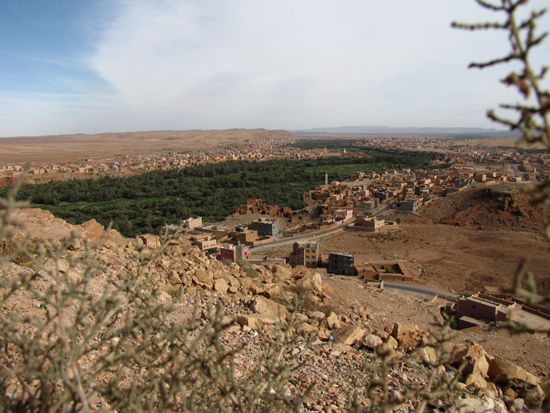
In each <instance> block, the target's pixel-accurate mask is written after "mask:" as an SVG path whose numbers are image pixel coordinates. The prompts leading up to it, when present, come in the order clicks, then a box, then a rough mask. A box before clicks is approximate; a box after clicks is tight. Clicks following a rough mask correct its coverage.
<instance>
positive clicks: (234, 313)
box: [0, 210, 544, 412]
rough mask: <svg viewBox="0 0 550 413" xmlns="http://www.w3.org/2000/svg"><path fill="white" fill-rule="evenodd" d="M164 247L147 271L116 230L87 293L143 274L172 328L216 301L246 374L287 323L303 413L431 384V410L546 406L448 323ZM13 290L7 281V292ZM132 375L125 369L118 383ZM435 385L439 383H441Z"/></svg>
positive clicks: (43, 226)
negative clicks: (442, 325)
mask: <svg viewBox="0 0 550 413" xmlns="http://www.w3.org/2000/svg"><path fill="white" fill-rule="evenodd" d="M16 217H17V218H19V219H20V220H21V221H23V222H24V223H25V228H23V231H25V232H28V233H30V234H31V237H33V238H34V242H40V241H39V239H58V240H59V239H62V238H67V237H68V236H69V234H70V233H71V232H76V233H78V234H80V235H82V236H83V237H87V239H89V240H90V242H92V243H93V242H97V241H98V240H100V238H101V237H102V236H103V235H104V234H103V229H102V228H101V227H100V226H99V224H97V223H95V222H94V221H92V222H88V223H84V224H82V225H81V226H74V227H73V226H71V225H69V224H67V223H65V222H64V221H61V220H59V219H55V218H53V216H51V214H49V213H48V212H45V211H39V210H20V211H18V212H17V214H16ZM50 242H52V241H50ZM84 244H85V242H84V241H80V242H73V244H72V245H71V249H72V250H73V252H74V254H78V253H79V252H81V251H84ZM166 252H167V253H166V254H165V255H163V256H161V257H159V258H158V259H154V260H150V261H148V264H147V266H144V265H143V262H144V257H145V258H147V257H148V256H153V255H154V254H155V251H151V250H147V249H145V250H144V249H143V248H142V247H141V246H140V245H139V243H138V242H136V240H128V239H124V238H122V237H121V236H120V235H119V234H117V233H116V232H111V233H109V234H107V235H106V236H105V237H104V238H102V244H101V246H100V247H99V248H98V249H97V251H96V253H95V257H94V259H96V260H97V261H98V262H99V263H100V268H101V270H99V271H97V273H96V274H95V278H94V279H93V280H92V282H90V284H91V285H90V286H89V293H90V294H95V295H97V296H99V295H101V294H102V291H103V288H104V285H106V283H107V280H108V279H112V278H113V277H115V278H117V277H119V278H121V279H128V278H129V277H138V276H139V275H140V274H142V273H143V272H144V271H147V272H148V274H150V275H151V276H153V277H156V279H157V280H158V283H159V285H160V286H161V288H162V290H163V291H164V292H163V293H162V294H161V295H160V297H159V299H160V300H161V301H163V302H165V303H169V304H171V305H173V311H172V313H171V314H170V322H172V323H176V324H177V323H178V322H183V321H184V320H186V319H188V318H189V317H196V318H197V319H198V320H199V321H200V320H203V321H205V320H208V318H209V317H210V316H211V311H212V310H211V306H212V305H218V306H221V308H222V309H223V312H224V315H225V317H226V321H227V323H226V325H227V328H226V330H225V332H224V333H223V335H222V341H223V345H224V346H227V347H228V348H237V347H239V346H243V351H242V352H240V353H239V354H238V355H236V356H235V360H234V365H235V368H236V370H237V373H238V374H239V375H240V374H246V372H247V371H248V369H249V367H250V365H253V364H255V363H258V362H259V360H260V359H261V358H262V357H263V356H264V355H263V354H262V352H261V348H262V345H261V343H262V340H266V339H269V338H270V337H271V338H272V337H275V336H276V335H277V334H278V326H279V325H280V324H284V323H286V322H292V323H293V325H294V328H293V331H295V333H296V334H297V338H296V341H295V342H294V344H293V345H292V346H291V348H287V349H285V353H284V354H285V361H286V363H288V364H289V365H291V366H293V367H295V370H294V371H293V372H292V373H291V374H290V376H289V380H288V382H287V383H285V389H286V390H285V395H286V396H287V397H288V398H289V399H294V398H298V397H300V396H301V395H303V394H304V392H306V389H308V388H312V389H313V390H312V391H311V392H310V393H309V394H308V396H307V397H306V398H305V400H304V402H303V405H302V411H304V412H308V411H326V412H340V411H349V410H353V409H357V410H359V411H360V410H361V409H364V408H369V407H370V408H374V409H376V406H377V405H376V403H375V402H374V401H375V399H376V400H377V401H384V400H385V401H387V402H391V403H393V409H394V411H403V412H406V411H411V409H414V408H416V407H417V406H419V404H420V403H421V400H422V397H424V398H426V395H425V394H423V392H425V391H426V390H430V389H443V388H445V389H453V390H452V391H453V392H454V394H455V395H456V396H457V397H456V399H455V401H457V403H455V405H454V406H452V405H450V404H449V403H450V400H451V399H452V398H451V399H449V398H447V397H446V396H445V395H444V394H443V393H441V394H439V395H438V394H436V393H433V395H432V396H433V397H429V398H428V403H427V405H426V409H428V410H429V411H461V412H466V411H468V412H470V411H479V412H481V411H498V412H507V411H513V412H515V411H525V409H528V408H536V407H538V406H540V405H541V403H542V401H543V398H544V392H543V388H544V384H543V383H541V379H540V378H539V377H537V376H535V375H533V374H531V373H529V372H528V371H526V370H524V369H523V368H521V367H520V366H518V365H516V364H514V363H511V362H509V361H507V360H503V359H499V358H497V357H493V356H492V355H490V354H488V353H487V352H486V351H485V350H484V349H483V347H482V346H481V345H479V344H476V343H470V344H468V345H459V344H456V343H454V342H453V341H451V340H448V339H447V338H446V337H444V335H443V336H442V332H443V330H441V331H439V332H438V331H435V333H434V334H431V333H429V332H428V331H424V330H421V329H419V328H418V327H416V326H414V325H412V324H411V323H409V322H407V321H405V320H399V319H396V320H393V322H392V323H387V324H388V327H386V328H385V329H382V328H380V324H379V323H376V318H377V317H379V315H378V314H376V313H372V312H371V311H369V309H368V308H367V307H365V306H363V305H361V304H360V303H359V301H358V300H356V299H354V298H353V297H352V296H351V295H347V296H345V297H342V295H341V294H340V293H335V292H334V291H333V289H332V288H331V287H330V285H329V283H328V282H327V280H326V279H323V277H322V276H321V275H320V274H318V273H315V272H312V271H310V270H309V269H307V268H304V267H297V268H294V269H292V268H290V266H288V265H284V264H283V265H263V266H239V265H237V264H235V263H230V264H225V263H222V262H220V261H218V260H216V259H214V258H212V257H208V256H206V255H205V254H204V253H203V252H201V251H199V250H198V249H197V248H195V247H182V246H179V245H177V244H173V245H169V246H168V247H167V250H166ZM56 267H57V269H58V270H59V271H60V272H62V273H65V274H67V275H68V276H69V278H71V277H72V278H74V279H79V277H82V274H81V273H79V271H80V269H79V267H78V266H76V267H74V266H72V265H71V263H70V257H69V259H65V258H63V259H61V260H60V261H59V262H58V263H57V264H56ZM22 271H23V272H24V271H27V269H26V264H25V263H24V262H20V263H19V264H16V263H14V262H11V263H5V264H3V276H2V279H3V280H4V281H6V280H9V279H13V277H14V276H15V274H17V273H18V272H22ZM48 282H49V280H48V273H47V272H43V273H41V274H40V277H39V278H38V279H37V281H36V283H37V285H39V284H41V283H43V284H47V283H48ZM6 291H7V289H6V285H5V284H3V285H2V288H1V289H0V295H1V296H2V297H3V298H6V296H5V294H6ZM296 296H297V297H299V298H300V299H301V300H302V301H303V305H302V307H301V309H300V310H299V311H298V312H297V313H290V312H289V310H288V309H289V306H290V307H291V305H289V304H288V303H290V302H292V300H293V299H294V298H295V297H296ZM337 296H338V299H337ZM41 305H42V304H41V303H40V302H38V301H37V300H36V299H35V298H34V297H33V295H32V294H30V293H25V291H20V294H17V295H12V296H10V297H7V299H6V300H5V302H4V305H3V307H2V312H3V314H4V315H5V316H9V314H12V313H13V312H16V313H18V314H19V315H20V316H22V317H23V318H24V317H27V316H32V315H33V314H42V312H43V309H42V308H41ZM68 311H69V314H68V315H67V317H68V319H69V320H70V319H72V318H71V315H70V314H71V312H74V313H75V314H76V312H77V311H78V309H77V308H73V307H69V309H68ZM440 321H441V320H440ZM90 362H91V361H90ZM384 369H387V370H384ZM382 379H383V380H382ZM97 380H98V381H101V380H102V377H97ZM376 380H382V382H384V386H382V387H376V386H373V383H374V382H375V381H376ZM131 382H132V376H131V374H129V375H127V376H125V377H124V379H123V381H122V383H121V385H122V386H124V385H125V383H126V385H130V383H131ZM434 382H436V383H440V384H439V385H435V387H434ZM17 391H18V387H17V385H16V384H12V387H11V388H10V389H9V392H8V393H9V394H8V397H9V395H13V397H16V396H17ZM103 402H104V401H103V400H102V399H101V397H97V398H95V399H94V400H93V403H92V402H91V403H90V404H91V405H92V407H93V408H95V409H101V408H102V407H101V406H103V407H105V405H104V404H102V403H103ZM354 403H355V407H354Z"/></svg>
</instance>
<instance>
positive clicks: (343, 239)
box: [262, 224, 550, 293]
mask: <svg viewBox="0 0 550 413" xmlns="http://www.w3.org/2000/svg"><path fill="white" fill-rule="evenodd" d="M402 227H403V228H402V231H400V232H393V233H379V234H367V233H358V232H348V231H343V232H339V233H336V234H335V235H331V236H328V237H322V238H321V239H320V240H319V242H320V248H321V254H325V255H326V254H328V253H329V252H351V253H353V254H354V255H355V262H356V263H363V262H364V263H368V262H371V261H380V260H384V259H405V260H410V261H409V262H410V267H411V270H412V274H413V276H415V278H416V279H417V281H418V282H420V283H424V284H428V285H433V286H436V287H439V288H444V289H447V288H448V287H451V288H453V289H455V290H457V291H459V292H462V293H473V292H477V291H480V290H482V288H483V285H484V284H488V285H495V284H509V285H510V284H511V282H512V279H513V276H514V274H515V272H516V270H517V268H518V266H519V264H520V262H521V260H522V259H523V258H524V257H525V258H528V260H529V263H528V268H529V270H531V271H532V272H533V274H534V275H535V276H536V277H537V279H538V281H539V287H540V288H541V291H542V292H546V293H548V292H550V247H549V245H548V242H547V241H546V240H545V239H544V238H543V237H542V236H541V235H539V234H536V233H533V232H518V231H498V230H495V231H485V230H484V231H480V230H476V229H471V228H462V227H456V226H450V225H421V224H419V225H402ZM291 249H292V247H291V246H290V245H289V246H283V247H277V248H265V249H263V250H262V253H265V254H266V255H269V256H272V257H281V256H288V255H289V253H290V251H291Z"/></svg>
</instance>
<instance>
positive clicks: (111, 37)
mask: <svg viewBox="0 0 550 413" xmlns="http://www.w3.org/2000/svg"><path fill="white" fill-rule="evenodd" d="M531 3H532V6H533V7H537V6H538V7H541V6H545V5H547V4H548V3H547V0H536V1H531ZM497 18H498V15H496V14H494V13H491V12H489V11H486V10H483V9H481V8H480V7H479V6H477V5H476V4H475V2H474V0H456V1H442V0H415V1H410V0H371V1H360V0H338V1H336V0H316V1H313V0H277V1H274V0H271V1H267V0H266V1H262V0H201V1H198V0H155V1H151V0H87V1H75V0H71V1H68V0H48V1H45V0H2V1H1V2H0V136H1V137H8V136H28V135H31V136H33V135H50V134H65V133H101V132H122V131H141V130H166V129H182V130H185V129H226V128H267V129H303V128H314V127H335V126H350V125H353V126H360V125H386V126H396V127H397V126H399V127H404V126H449V127H498V125H495V124H493V123H491V122H490V121H489V120H487V119H486V117H485V112H486V110H487V109H489V108H494V107H496V106H497V105H498V104H499V103H502V102H512V103H513V102H516V101H518V99H519V97H518V96H517V95H516V94H515V93H514V92H513V91H512V90H508V89H506V88H505V87H504V86H503V85H501V84H500V83H499V82H498V79H499V78H502V77H503V76H504V74H505V73H507V71H508V70H509V69H510V67H508V68H507V67H501V68H494V69H489V70H484V71H479V70H474V69H470V70H468V69H467V66H468V64H469V63H470V62H471V61H479V60H484V59H487V58H493V57H499V56H500V55H501V54H503V53H505V51H506V50H507V44H506V39H505V36H504V34H503V33H493V32H474V33H471V32H466V31H459V30H455V29H451V27H450V23H451V21H453V20H461V21H468V22H473V21H485V20H496V19H497ZM548 29H550V20H549V17H548V16H547V17H545V18H544V20H543V21H541V26H540V30H541V31H542V30H548ZM548 56H550V41H548V40H547V41H546V43H545V44H544V46H543V47H541V48H540V50H539V51H538V52H537V54H536V55H535V56H534V58H535V61H536V62H537V63H539V64H541V63H545V64H549V63H550V62H549V61H548ZM546 84H548V82H547V83H546Z"/></svg>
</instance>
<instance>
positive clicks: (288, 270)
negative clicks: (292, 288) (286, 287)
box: [271, 264, 292, 280]
mask: <svg viewBox="0 0 550 413" xmlns="http://www.w3.org/2000/svg"><path fill="white" fill-rule="evenodd" d="M271 273H272V274H273V275H274V276H276V277H277V278H278V279H280V280H290V279H291V278H292V267H290V265H288V264H275V265H273V266H272V267H271Z"/></svg>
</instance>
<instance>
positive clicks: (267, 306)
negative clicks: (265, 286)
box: [251, 295, 289, 318]
mask: <svg viewBox="0 0 550 413" xmlns="http://www.w3.org/2000/svg"><path fill="white" fill-rule="evenodd" d="M251 308H252V310H253V311H254V312H256V313H258V314H266V315H270V316H274V317H277V316H280V317H283V318H286V317H287V316H288V314H289V313H288V310H287V309H286V307H285V306H284V305H281V304H278V303H276V302H275V301H273V300H270V299H269V298H266V297H264V296H261V295H257V296H255V297H254V302H253V303H252V306H251Z"/></svg>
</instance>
